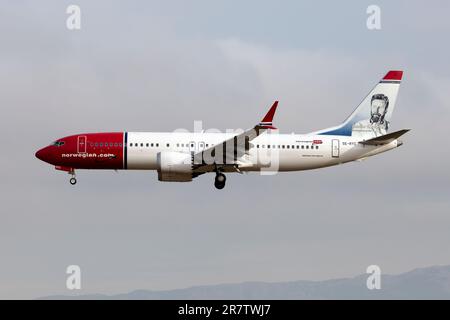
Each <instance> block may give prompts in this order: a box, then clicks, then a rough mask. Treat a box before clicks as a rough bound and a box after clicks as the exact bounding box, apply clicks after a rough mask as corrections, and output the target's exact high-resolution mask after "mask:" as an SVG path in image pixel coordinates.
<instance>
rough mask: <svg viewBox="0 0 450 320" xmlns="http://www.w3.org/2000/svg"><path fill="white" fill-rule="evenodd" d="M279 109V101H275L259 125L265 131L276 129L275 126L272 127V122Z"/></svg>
mask: <svg viewBox="0 0 450 320" xmlns="http://www.w3.org/2000/svg"><path fill="white" fill-rule="evenodd" d="M277 107H278V101H275V102H274V103H273V105H272V107H271V108H270V109H269V111H268V112H267V114H266V115H265V117H264V118H263V119H262V120H261V122H260V123H259V125H260V126H261V127H263V128H264V129H276V128H275V127H274V126H272V120H273V117H274V115H275V111H276V110H277Z"/></svg>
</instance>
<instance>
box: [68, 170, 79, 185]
mask: <svg viewBox="0 0 450 320" xmlns="http://www.w3.org/2000/svg"><path fill="white" fill-rule="evenodd" d="M69 174H70V175H71V176H72V178H70V180H69V182H70V184H71V185H75V184H76V183H77V178H75V170H73V169H72V170H70V171H69Z"/></svg>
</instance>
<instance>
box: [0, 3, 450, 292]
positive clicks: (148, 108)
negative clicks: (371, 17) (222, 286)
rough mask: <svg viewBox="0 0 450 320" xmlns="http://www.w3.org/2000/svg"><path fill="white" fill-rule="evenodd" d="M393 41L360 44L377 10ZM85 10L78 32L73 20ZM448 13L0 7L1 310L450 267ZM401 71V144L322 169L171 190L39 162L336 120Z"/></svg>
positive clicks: (204, 179)
mask: <svg viewBox="0 0 450 320" xmlns="http://www.w3.org/2000/svg"><path fill="white" fill-rule="evenodd" d="M374 3H375V4H377V5H379V6H380V7H381V27H382V28H381V30H378V31H370V30H368V29H367V27H366V19H367V17H368V15H367V14H366V9H367V6H368V5H369V4H374ZM69 4H78V5H79V6H80V7H81V30H79V31H69V30H68V29H67V28H66V18H67V17H68V15H67V14H66V7H67V6H68V5H69ZM448 12H450V3H449V2H448V1H427V2H420V3H419V2H417V4H413V3H412V1H395V3H394V1H370V2H369V1H345V2H331V1H310V2H308V3H306V4H301V3H300V1H256V0H255V1H245V2H244V1H230V0H227V1H206V0H205V1H70V2H69V1H39V2H37V1H1V10H0V48H1V50H0V108H1V111H2V112H1V117H0V125H1V132H2V134H1V135H0V143H1V145H2V153H1V155H2V156H1V157H0V195H1V196H0V197H1V209H0V212H1V215H0V298H35V297H39V296H45V295H50V294H68V293H69V292H68V291H67V290H66V288H65V281H66V274H65V269H66V267H67V266H68V265H71V264H77V265H79V266H80V267H81V269H82V287H83V289H82V290H81V292H80V293H85V294H86V293H106V294H112V293H120V292H127V291H131V290H134V289H155V290H157V289H172V288H181V287H186V286H191V285H202V284H216V283H229V282H242V281H252V280H258V281H289V280H300V279H304V280H322V279H327V278H336V277H346V276H353V275H356V274H361V273H364V272H365V270H366V267H367V266H368V265H371V264H377V265H379V266H380V267H381V269H382V272H385V273H398V272H403V271H407V270H410V269H413V268H416V267H422V266H428V265H436V264H450V249H449V244H450V232H449V225H450V210H449V204H450V200H449V197H448V194H449V179H450V170H449V169H448V159H449V156H450V151H449V142H448V137H449V136H450V126H449V125H448V122H449V120H450V104H449V101H450V64H449V63H448V57H449V56H450V46H449V44H448V41H447V39H448V34H449V31H450V22H449V20H448ZM390 69H403V70H405V74H404V79H403V83H402V85H401V88H400V92H399V97H398V100H397V106H396V109H395V111H394V115H393V121H392V129H393V130H395V129H402V128H411V129H412V131H411V132H410V133H409V134H408V135H406V136H405V137H404V138H403V141H404V145H403V146H402V147H401V148H399V149H396V150H393V151H390V152H388V153H385V154H382V155H379V156H377V157H374V158H371V159H369V160H367V161H363V162H358V163H350V164H345V165H342V166H337V167H333V168H328V169H322V170H317V171H307V172H295V173H283V174H278V175H275V176H260V175H258V174H248V175H238V174H234V175H228V180H227V187H226V188H225V189H224V190H222V191H218V190H216V189H215V188H214V186H213V178H214V176H213V175H203V176H201V177H199V178H197V179H196V180H195V181H194V182H192V183H187V184H182V183H161V182H158V181H157V175H156V173H155V172H146V171H140V172H139V171H138V172H119V173H115V172H113V171H104V172H101V171H79V172H78V174H77V177H78V184H77V185H76V186H75V187H74V186H71V185H70V184H69V182H68V179H69V176H68V175H67V174H65V173H63V172H60V171H56V170H54V168H52V167H51V166H49V165H47V164H45V163H43V162H41V161H39V160H37V159H36V158H35V157H34V153H35V152H36V150H37V149H39V148H41V147H43V146H45V145H47V144H49V143H50V142H51V141H53V140H55V139H56V138H59V137H63V136H66V135H69V134H75V133H79V132H96V131H122V130H128V131H173V130H175V129H178V128H186V129H189V130H192V129H193V124H194V120H202V121H203V125H204V128H205V129H207V128H218V129H221V130H225V129H231V128H248V127H251V126H252V125H253V124H254V123H256V122H258V121H259V120H260V118H261V117H262V116H263V115H264V114H265V112H266V111H267V109H268V107H269V106H270V105H271V103H272V102H273V101H274V100H276V99H279V100H280V105H279V108H278V113H277V115H276V118H275V121H274V122H275V125H276V126H277V127H278V128H280V129H281V132H282V133H290V132H294V131H295V132H296V133H306V132H310V131H314V130H318V129H321V128H325V127H329V126H332V125H336V124H338V123H340V122H341V121H343V120H344V119H345V118H346V117H347V116H348V115H349V114H350V113H351V111H352V110H353V109H354V108H355V106H356V105H357V104H358V103H359V102H360V101H361V99H362V98H363V97H364V96H365V95H366V94H367V93H368V91H369V90H370V89H371V87H372V86H373V85H374V84H375V83H376V82H377V81H378V80H379V79H380V77H382V76H383V75H384V74H385V72H386V71H387V70H390Z"/></svg>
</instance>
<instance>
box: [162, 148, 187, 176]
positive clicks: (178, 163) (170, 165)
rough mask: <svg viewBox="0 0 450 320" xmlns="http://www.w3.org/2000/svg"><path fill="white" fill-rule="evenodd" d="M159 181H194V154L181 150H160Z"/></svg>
mask: <svg viewBox="0 0 450 320" xmlns="http://www.w3.org/2000/svg"><path fill="white" fill-rule="evenodd" d="M157 164H158V180H159V181H176V182H187V181H192V156H191V155H190V154H188V153H181V152H170V151H168V152H159V153H158V155H157Z"/></svg>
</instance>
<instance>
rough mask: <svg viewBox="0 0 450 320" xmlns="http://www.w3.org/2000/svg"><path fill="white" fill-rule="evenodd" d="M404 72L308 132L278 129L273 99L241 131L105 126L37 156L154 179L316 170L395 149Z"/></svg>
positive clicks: (65, 167)
mask: <svg viewBox="0 0 450 320" xmlns="http://www.w3.org/2000/svg"><path fill="white" fill-rule="evenodd" d="M402 76H403V71H397V70H392V71H389V72H387V74H386V75H385V76H384V77H383V78H382V79H381V80H380V81H379V82H378V83H377V84H376V85H375V87H374V88H373V89H372V91H370V93H369V94H368V95H367V96H366V97H365V98H364V100H363V101H362V102H361V103H360V104H359V105H358V107H357V108H356V109H355V110H354V111H353V112H352V113H351V114H350V116H349V117H348V118H347V119H346V120H345V121H344V122H342V123H341V124H340V125H337V126H334V127H331V128H326V129H322V130H319V131H315V132H311V133H308V134H293V133H292V134H280V133H278V129H277V128H275V127H274V126H273V124H272V121H273V118H274V115H275V111H276V109H277V106H278V101H275V102H274V103H273V105H272V107H271V108H270V109H269V111H268V112H267V114H266V115H265V116H264V118H263V119H262V120H261V122H259V123H258V124H256V125H255V126H254V127H253V128H250V129H248V130H245V131H242V132H230V133H218V132H204V131H202V132H192V133H191V132H104V133H82V134H76V135H71V136H67V137H64V138H61V139H57V140H56V141H55V142H53V143H52V144H51V145H49V146H46V147H44V148H42V149H40V150H39V151H37V152H36V157H37V158H38V159H40V160H42V161H45V162H47V163H49V164H51V165H53V166H55V168H56V169H57V170H61V171H65V172H67V173H69V174H70V175H71V178H70V180H69V181H70V183H71V184H72V185H75V184H76V183H77V180H76V176H75V170H78V169H103V170H104V169H112V170H156V171H157V173H158V180H159V181H172V182H189V181H192V180H193V179H194V178H196V177H198V176H200V175H202V174H205V173H215V179H214V186H215V187H216V188H217V189H223V188H224V187H225V183H226V176H225V173H233V172H237V173H246V172H252V171H253V172H261V173H263V172H268V173H271V172H272V173H273V172H285V171H300V170H309V169H318V168H324V167H329V166H334V165H338V164H342V163H346V162H350V161H361V160H364V159H366V158H368V157H370V156H373V155H376V154H379V153H382V152H386V151H389V150H392V149H395V148H397V147H399V146H401V145H402V144H403V142H402V141H401V140H399V138H400V137H401V136H402V135H403V134H405V133H406V132H408V131H409V129H403V130H399V131H395V132H389V127H390V124H391V117H392V112H393V110H394V107H395V103H396V100H397V94H398V90H399V87H400V83H401V80H402Z"/></svg>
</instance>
